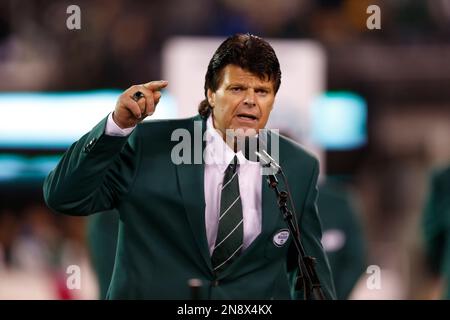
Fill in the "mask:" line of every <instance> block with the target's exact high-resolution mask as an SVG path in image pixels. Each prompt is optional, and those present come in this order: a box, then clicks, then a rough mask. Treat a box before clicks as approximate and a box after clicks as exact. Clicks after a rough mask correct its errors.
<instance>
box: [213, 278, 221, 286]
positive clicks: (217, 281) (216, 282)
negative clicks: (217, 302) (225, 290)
mask: <svg viewBox="0 0 450 320" xmlns="http://www.w3.org/2000/svg"><path fill="white" fill-rule="evenodd" d="M212 285H213V287H218V286H219V280H217V279H216V280H214V281H213V283H212Z"/></svg>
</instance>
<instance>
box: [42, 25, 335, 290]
mask: <svg viewBox="0 0 450 320" xmlns="http://www.w3.org/2000/svg"><path fill="white" fill-rule="evenodd" d="M280 82H281V71H280V67H279V63H278V59H277V57H276V55H275V52H274V51H273V49H272V47H271V46H270V45H269V44H268V43H267V42H266V41H264V40H262V39H261V38H259V37H256V36H253V35H249V34H246V35H234V36H232V37H229V38H228V39H227V40H225V41H224V42H223V43H222V44H221V45H220V46H219V48H218V49H217V51H216V52H215V53H214V55H213V57H212V59H211V61H210V63H209V66H208V70H207V73H206V77H205V96H206V99H205V100H204V101H203V102H202V103H201V104H200V107H199V113H200V115H199V116H197V117H194V118H189V119H180V120H166V121H152V122H148V123H140V122H141V121H142V119H143V118H145V117H146V116H148V115H151V114H152V113H153V111H154V110H155V106H156V105H157V103H158V101H159V99H160V97H161V93H160V90H161V89H163V88H164V87H166V86H167V85H168V83H167V82H166V81H153V82H149V83H147V84H144V85H136V86H132V87H130V88H129V89H127V90H126V91H125V92H124V93H123V94H122V95H121V96H120V98H119V100H118V102H117V105H116V108H115V110H114V112H113V113H112V114H110V115H109V116H108V117H107V118H105V119H104V120H103V121H101V122H100V123H99V124H98V125H97V126H96V127H94V129H92V131H91V132H89V133H88V134H86V135H85V136H83V137H82V138H81V139H80V140H79V141H78V142H76V143H75V144H73V145H72V146H71V148H70V149H69V150H68V151H67V152H66V154H65V155H64V156H63V158H62V159H61V161H60V163H59V164H58V166H57V167H56V168H55V170H53V171H52V172H51V173H50V174H49V176H48V177H47V179H46V181H45V183H44V196H45V200H46V202H47V204H48V205H49V207H50V208H52V209H53V210H55V211H58V212H62V213H67V214H72V215H77V214H79V215H82V214H90V213H94V212H98V211H102V210H108V209H112V208H116V209H117V210H118V212H119V214H120V223H119V235H118V243H117V253H116V261H115V265H114V271H113V275H112V280H111V284H110V287H109V291H108V298H112V299H115V298H128V299H133V298H150V299H189V298H190V297H191V291H190V288H189V286H188V281H189V280H190V279H199V280H200V281H201V282H202V287H201V288H200V292H199V293H198V296H199V297H200V298H204V299H291V298H297V297H299V296H300V295H301V292H296V291H295V290H294V288H293V285H294V281H293V279H295V275H296V270H297V269H296V263H295V262H296V255H295V250H294V249H295V248H294V246H293V242H292V241H291V240H292V236H290V237H288V238H287V239H286V229H287V228H286V223H285V221H284V220H283V219H282V216H281V214H280V213H279V209H278V206H277V203H276V199H275V198H274V195H273V191H272V190H271V189H269V187H268V186H267V185H266V183H265V181H264V180H263V177H262V175H261V173H260V167H259V164H258V163H251V162H249V161H246V159H245V158H244V156H243V155H242V152H240V151H239V150H235V149H234V146H233V145H232V144H233V140H232V141H231V147H230V145H227V144H226V143H225V141H227V134H228V133H229V132H230V130H237V131H240V132H243V134H250V133H251V132H252V131H253V132H254V130H258V129H262V128H264V127H265V125H266V123H267V120H268V117H269V114H270V112H271V110H272V106H273V103H274V99H275V94H276V92H277V90H278V88H279V86H280ZM139 95H143V97H141V98H139ZM133 97H134V99H133ZM198 124H200V125H201V129H202V132H205V131H206V132H207V133H208V135H207V137H208V138H207V141H205V142H203V144H202V146H201V147H202V150H205V152H204V154H205V158H204V159H201V160H202V161H200V162H201V163H197V162H198V161H197V160H198V159H195V156H196V154H197V153H196V152H195V150H194V152H191V151H190V150H189V151H186V150H184V151H183V154H182V155H181V154H180V156H181V157H182V158H183V159H185V158H186V156H187V158H188V161H183V162H181V163H179V162H178V159H174V157H173V153H174V152H173V150H174V149H176V148H175V147H176V146H177V144H178V141H173V140H174V139H173V133H174V132H179V131H180V130H181V129H182V131H183V130H184V131H185V132H188V133H189V134H190V137H193V136H194V131H195V130H196V127H195V126H196V125H198ZM175 140H176V139H175ZM228 142H229V141H228ZM194 149H195V146H194ZM279 149H280V150H279V159H280V164H281V166H282V167H283V169H284V171H285V172H286V174H287V175H288V176H289V179H290V180H291V181H293V182H295V183H292V185H291V191H292V192H293V198H294V202H295V205H296V208H297V209H298V220H299V224H300V232H301V236H302V241H303V245H304V247H305V250H306V252H307V253H308V255H311V256H313V257H315V258H316V259H317V266H316V267H317V273H318V277H319V279H320V281H321V284H322V287H323V291H324V293H325V295H326V297H327V298H334V287H333V283H332V280H331V275H330V270H329V265H328V261H327V258H326V256H325V254H324V252H323V249H322V246H321V244H320V238H321V227H320V222H319V219H318V216H317V212H316V205H315V201H316V197H317V189H316V183H317V177H318V167H319V166H318V161H317V160H316V159H315V158H314V157H313V156H311V155H310V154H308V153H307V152H305V151H304V150H303V149H302V148H301V147H299V146H298V145H296V144H295V143H293V142H291V141H289V140H287V139H284V138H282V137H280V140H279ZM235 151H237V152H236V153H235ZM185 152H186V154H185ZM202 154H203V153H202ZM192 159H194V160H193V161H192ZM241 195H242V197H241Z"/></svg>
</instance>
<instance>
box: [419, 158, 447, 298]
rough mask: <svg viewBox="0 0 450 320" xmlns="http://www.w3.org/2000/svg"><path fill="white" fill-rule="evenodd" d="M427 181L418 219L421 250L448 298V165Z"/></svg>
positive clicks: (445, 296)
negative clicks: (422, 242)
mask: <svg viewBox="0 0 450 320" xmlns="http://www.w3.org/2000/svg"><path fill="white" fill-rule="evenodd" d="M430 180H431V181H430V189H429V192H428V199H427V202H426V206H425V209H424V215H423V219H422V232H423V239H424V243H425V253H426V255H427V260H428V263H429V266H430V267H431V269H432V271H434V272H435V273H436V274H439V275H441V276H443V278H444V281H445V292H444V298H445V299H450V167H448V168H446V169H441V170H437V171H435V172H434V173H433V175H432V178H431V179H430Z"/></svg>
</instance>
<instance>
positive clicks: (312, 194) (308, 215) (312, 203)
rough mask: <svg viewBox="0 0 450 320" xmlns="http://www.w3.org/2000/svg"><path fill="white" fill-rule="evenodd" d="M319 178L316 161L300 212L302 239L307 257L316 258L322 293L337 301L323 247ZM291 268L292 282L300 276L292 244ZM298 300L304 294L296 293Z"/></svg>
mask: <svg viewBox="0 0 450 320" xmlns="http://www.w3.org/2000/svg"><path fill="white" fill-rule="evenodd" d="M318 176H319V163H318V161H317V160H314V168H313V170H312V175H311V179H310V182H309V188H308V194H307V196H306V201H305V205H304V207H303V208H302V210H301V212H300V218H299V221H298V223H299V225H300V239H301V243H302V245H303V248H304V250H305V254H306V255H307V256H311V257H313V258H315V261H316V263H315V270H316V274H317V277H318V278H319V281H320V284H321V287H322V291H323V293H324V295H325V298H326V299H333V300H334V299H336V292H335V288H334V282H333V278H332V275H331V269H330V265H329V262H328V258H327V256H326V253H325V250H324V249H323V247H322V243H321V239H322V226H321V222H320V219H319V215H318V209H317V196H318V188H317V180H318ZM289 250H290V252H289V267H290V269H291V270H292V271H291V273H290V277H291V279H292V280H294V279H296V277H297V275H298V270H297V260H296V259H297V251H296V249H295V245H294V243H293V242H292V244H291V247H290V248H289ZM294 296H295V297H296V298H297V299H303V292H300V291H296V292H295V295H294Z"/></svg>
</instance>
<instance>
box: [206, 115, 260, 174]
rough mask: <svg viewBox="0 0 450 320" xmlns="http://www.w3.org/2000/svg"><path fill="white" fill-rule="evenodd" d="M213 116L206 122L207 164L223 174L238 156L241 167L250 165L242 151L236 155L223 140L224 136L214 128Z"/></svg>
mask: <svg viewBox="0 0 450 320" xmlns="http://www.w3.org/2000/svg"><path fill="white" fill-rule="evenodd" d="M212 118H213V115H210V116H209V117H208V119H207V120H206V137H205V138H206V150H205V163H206V164H207V165H217V166H218V168H219V169H220V171H221V172H225V170H226V168H227V167H228V165H229V164H230V162H231V161H232V160H233V158H234V156H235V155H236V156H237V158H238V161H239V164H240V165H246V164H250V163H251V162H250V161H249V160H247V159H245V157H244V155H243V154H242V152H241V151H239V152H237V153H235V152H234V151H233V150H232V149H231V148H230V147H229V146H228V145H227V144H226V143H225V141H224V140H223V138H222V135H221V134H220V133H219V132H218V130H217V129H216V128H214V123H213V119H212Z"/></svg>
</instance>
